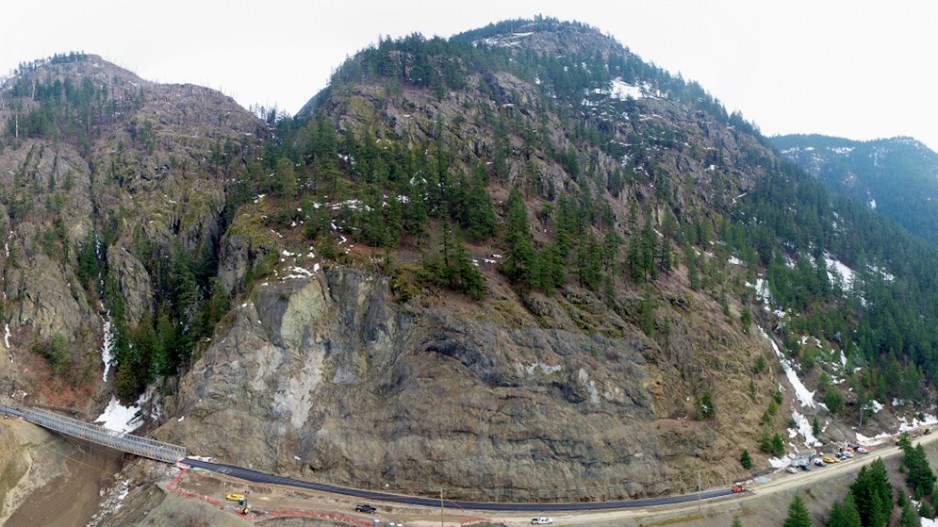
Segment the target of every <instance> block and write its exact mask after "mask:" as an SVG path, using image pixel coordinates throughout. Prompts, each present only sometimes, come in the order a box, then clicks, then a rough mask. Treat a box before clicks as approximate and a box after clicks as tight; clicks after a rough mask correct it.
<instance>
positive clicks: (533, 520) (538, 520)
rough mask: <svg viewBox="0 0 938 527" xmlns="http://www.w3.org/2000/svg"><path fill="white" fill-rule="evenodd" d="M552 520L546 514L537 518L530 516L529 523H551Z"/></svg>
mask: <svg viewBox="0 0 938 527" xmlns="http://www.w3.org/2000/svg"><path fill="white" fill-rule="evenodd" d="M553 524H554V520H553V519H551V518H548V517H546V516H541V517H539V518H531V525H553Z"/></svg>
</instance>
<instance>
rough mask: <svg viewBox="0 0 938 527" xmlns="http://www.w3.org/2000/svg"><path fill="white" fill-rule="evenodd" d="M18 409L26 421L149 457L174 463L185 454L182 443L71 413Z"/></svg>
mask: <svg viewBox="0 0 938 527" xmlns="http://www.w3.org/2000/svg"><path fill="white" fill-rule="evenodd" d="M20 412H21V413H22V415H23V417H24V418H25V419H26V420H27V421H29V422H31V423H33V424H37V425H39V426H41V427H43V428H48V429H50V430H55V431H56V432H61V433H63V434H66V435H70V436H73V437H77V438H80V439H84V440H86V441H91V442H92V443H97V444H99V445H104V446H107V447H110V448H114V449H117V450H123V451H124V452H129V453H131V454H135V455H138V456H143V457H148V458H150V459H155V460H157V461H164V462H167V463H175V462H177V461H180V460H182V459H183V458H185V457H186V449H185V447H181V446H178V445H173V444H170V443H163V442H161V441H156V440H154V439H149V438H146V437H140V436H135V435H132V434H124V435H120V434H118V433H116V432H113V431H111V430H108V429H106V428H103V427H100V426H98V425H93V424H90V423H86V422H84V421H80V420H78V419H72V418H71V417H65V416H64V415H59V414H56V413H53V412H50V411H48V410H41V409H38V408H27V409H24V410H20Z"/></svg>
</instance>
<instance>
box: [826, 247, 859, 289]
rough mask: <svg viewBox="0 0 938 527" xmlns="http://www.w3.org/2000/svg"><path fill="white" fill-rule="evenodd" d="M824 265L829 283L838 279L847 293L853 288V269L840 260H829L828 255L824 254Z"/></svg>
mask: <svg viewBox="0 0 938 527" xmlns="http://www.w3.org/2000/svg"><path fill="white" fill-rule="evenodd" d="M824 263H825V265H827V278H828V279H829V280H830V281H831V282H833V281H834V280H835V279H838V278H839V279H840V283H841V284H843V286H844V290H845V291H849V290H850V289H852V288H853V280H854V277H855V273H854V272H853V269H851V268H849V267H847V266H846V265H844V263H843V262H841V261H840V260H835V259H833V258H831V256H830V254H828V253H824Z"/></svg>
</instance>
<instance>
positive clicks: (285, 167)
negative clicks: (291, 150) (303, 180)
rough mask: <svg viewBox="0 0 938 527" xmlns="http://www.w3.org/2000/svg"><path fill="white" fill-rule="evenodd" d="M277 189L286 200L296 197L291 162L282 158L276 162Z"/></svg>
mask: <svg viewBox="0 0 938 527" xmlns="http://www.w3.org/2000/svg"><path fill="white" fill-rule="evenodd" d="M276 175H277V187H278V190H279V191H280V194H282V195H283V196H286V197H288V198H295V197H296V172H295V171H294V167H293V161H291V160H290V159H288V158H286V157H284V158H280V160H279V161H277V170H276Z"/></svg>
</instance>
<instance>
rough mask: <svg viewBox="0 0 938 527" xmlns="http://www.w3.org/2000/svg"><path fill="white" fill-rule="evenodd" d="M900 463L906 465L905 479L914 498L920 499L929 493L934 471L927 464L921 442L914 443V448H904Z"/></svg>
mask: <svg viewBox="0 0 938 527" xmlns="http://www.w3.org/2000/svg"><path fill="white" fill-rule="evenodd" d="M902 463H903V464H904V465H905V467H906V476H905V481H906V484H907V485H908V486H909V488H911V489H912V492H913V493H914V494H915V498H916V499H922V496H925V495H926V494H928V493H930V492H931V491H932V489H933V488H934V486H935V481H936V480H938V478H936V476H935V473H934V472H933V471H932V469H931V467H930V466H928V458H927V457H926V456H925V449H924V447H922V444H921V443H919V444H917V445H915V447H914V448H908V449H906V450H905V458H904V459H903V461H902Z"/></svg>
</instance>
